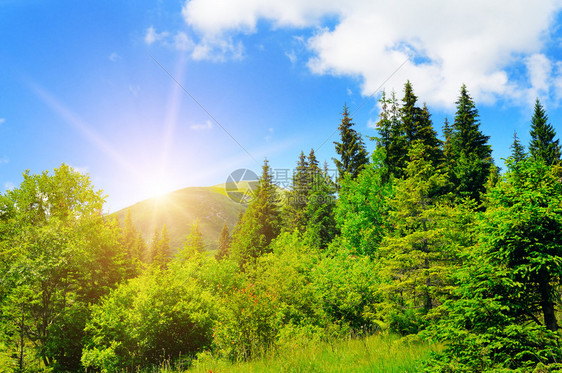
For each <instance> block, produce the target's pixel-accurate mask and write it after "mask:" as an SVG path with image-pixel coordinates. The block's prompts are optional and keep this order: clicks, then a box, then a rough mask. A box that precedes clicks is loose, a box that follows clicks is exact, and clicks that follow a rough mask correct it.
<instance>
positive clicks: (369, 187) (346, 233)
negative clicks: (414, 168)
mask: <svg viewBox="0 0 562 373" xmlns="http://www.w3.org/2000/svg"><path fill="white" fill-rule="evenodd" d="M384 157H385V152H384V150H383V149H382V148H378V149H377V150H376V151H375V152H374V154H373V158H372V162H371V164H369V165H367V166H366V167H365V170H363V172H361V173H360V174H359V176H358V177H357V178H356V179H354V180H351V178H350V177H345V178H344V179H343V180H342V181H341V185H340V190H339V198H338V201H337V203H336V208H335V220H336V223H337V225H338V228H339V229H340V231H341V235H340V239H341V240H342V242H343V243H344V244H345V245H346V246H347V247H348V248H349V250H350V251H352V252H353V253H355V254H359V255H369V256H374V255H375V253H376V251H377V248H378V245H379V243H380V242H381V240H382V238H383V236H384V234H385V233H386V231H387V229H386V226H385V224H386V220H387V213H388V206H387V199H388V198H389V197H390V196H391V194H392V187H391V184H389V183H386V182H385V181H384V180H385V177H386V175H387V168H386V166H385V161H384V159H385V158H384Z"/></svg>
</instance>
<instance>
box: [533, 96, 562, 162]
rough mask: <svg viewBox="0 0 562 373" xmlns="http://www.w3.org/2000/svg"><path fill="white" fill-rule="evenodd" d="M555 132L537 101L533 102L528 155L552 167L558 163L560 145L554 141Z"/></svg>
mask: <svg viewBox="0 0 562 373" xmlns="http://www.w3.org/2000/svg"><path fill="white" fill-rule="evenodd" d="M555 136H556V131H555V130H554V127H552V125H551V124H550V123H548V116H547V115H546V111H545V110H544V108H543V107H542V105H541V103H540V101H539V99H538V98H537V100H536V101H535V112H534V114H533V118H532V119H531V142H530V143H529V153H530V154H531V157H532V158H534V159H542V160H543V161H544V162H545V163H546V164H548V165H552V164H554V163H557V162H559V161H560V145H559V144H558V141H559V140H558V139H556V140H554V137H555Z"/></svg>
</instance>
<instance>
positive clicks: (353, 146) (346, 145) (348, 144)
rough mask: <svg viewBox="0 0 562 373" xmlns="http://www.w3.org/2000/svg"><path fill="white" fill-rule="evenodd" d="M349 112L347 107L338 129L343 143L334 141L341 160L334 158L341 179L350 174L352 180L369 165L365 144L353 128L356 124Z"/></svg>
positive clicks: (344, 108)
mask: <svg viewBox="0 0 562 373" xmlns="http://www.w3.org/2000/svg"><path fill="white" fill-rule="evenodd" d="M348 110H349V108H348V107H347V106H344V107H343V113H342V115H343V118H342V121H341V124H340V126H339V127H338V129H339V131H340V137H341V142H337V141H334V144H335V145H336V153H337V154H338V155H339V156H340V159H336V158H332V159H333V161H334V163H335V164H336V167H337V169H338V177H339V178H340V179H341V178H343V177H344V175H346V174H349V176H350V177H351V178H352V179H353V178H355V177H357V175H358V174H359V172H360V171H361V169H362V168H363V167H365V165H366V164H368V163H369V156H368V154H367V150H366V149H365V144H364V143H363V140H362V139H361V135H360V134H359V133H358V132H357V131H355V130H354V129H353V128H352V127H353V125H354V123H353V122H352V118H350V117H349V111H348Z"/></svg>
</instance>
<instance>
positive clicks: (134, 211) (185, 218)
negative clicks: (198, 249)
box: [115, 185, 245, 250]
mask: <svg viewBox="0 0 562 373" xmlns="http://www.w3.org/2000/svg"><path fill="white" fill-rule="evenodd" d="M244 209H245V205H243V204H240V203H236V202H234V201H233V200H232V199H230V198H229V197H228V196H227V194H226V190H225V186H224V185H216V186H212V187H191V188H184V189H180V190H176V191H174V192H171V193H168V194H165V195H163V196H159V197H155V198H150V199H147V200H144V201H141V202H138V203H136V204H134V205H132V206H129V207H126V208H124V209H122V210H119V211H117V212H116V213H115V215H116V216H117V218H118V219H119V221H120V222H121V223H123V222H124V221H125V217H126V216H127V210H130V211H131V218H132V220H133V224H134V225H135V227H136V228H137V229H139V230H140V231H141V232H142V234H143V236H144V238H145V240H146V241H147V243H148V242H150V239H151V238H152V236H153V234H154V230H155V229H158V230H160V229H161V228H162V226H163V225H164V224H166V228H167V229H168V233H169V235H170V246H171V247H172V248H174V249H177V248H179V247H181V245H182V244H183V241H184V240H185V237H186V236H187V235H188V234H189V230H190V227H191V224H193V222H194V221H195V220H196V219H199V227H200V229H201V232H202V233H203V237H204V239H205V242H206V244H207V248H208V249H209V250H216V248H217V240H218V237H219V234H220V231H221V229H222V227H223V224H224V223H226V225H227V226H228V228H229V230H230V231H232V228H233V227H234V225H235V224H236V221H237V220H238V215H239V213H240V211H243V210H244Z"/></svg>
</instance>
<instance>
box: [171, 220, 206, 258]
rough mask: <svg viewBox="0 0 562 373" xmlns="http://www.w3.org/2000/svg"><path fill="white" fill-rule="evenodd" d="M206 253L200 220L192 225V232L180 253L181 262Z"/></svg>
mask: <svg viewBox="0 0 562 373" xmlns="http://www.w3.org/2000/svg"><path fill="white" fill-rule="evenodd" d="M204 251H205V242H204V241H203V234H202V233H201V229H199V220H195V221H194V222H193V224H192V225H191V230H190V231H189V234H188V235H187V237H186V238H185V241H184V243H183V247H182V249H181V250H180V252H179V253H178V258H179V260H183V261H185V260H189V259H192V258H194V257H196V256H197V255H200V254H202V253H203V252H204Z"/></svg>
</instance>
